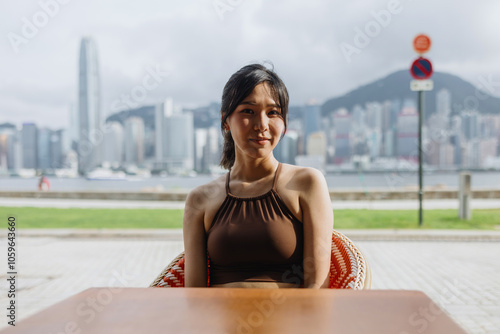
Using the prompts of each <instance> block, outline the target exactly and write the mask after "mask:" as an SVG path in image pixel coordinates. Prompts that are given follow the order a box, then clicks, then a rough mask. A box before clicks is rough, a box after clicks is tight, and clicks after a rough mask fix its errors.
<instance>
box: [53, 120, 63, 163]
mask: <svg viewBox="0 0 500 334" xmlns="http://www.w3.org/2000/svg"><path fill="white" fill-rule="evenodd" d="M63 133H64V130H62V129H61V130H55V131H52V133H51V135H50V166H51V168H62V167H63V163H64V149H63V146H64V143H63V140H64V137H63Z"/></svg>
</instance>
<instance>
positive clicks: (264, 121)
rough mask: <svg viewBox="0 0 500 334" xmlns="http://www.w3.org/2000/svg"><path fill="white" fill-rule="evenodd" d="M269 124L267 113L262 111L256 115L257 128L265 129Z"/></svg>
mask: <svg viewBox="0 0 500 334" xmlns="http://www.w3.org/2000/svg"><path fill="white" fill-rule="evenodd" d="M268 124H269V118H268V117H267V114H266V113H261V114H260V115H258V116H257V117H255V124H254V128H255V130H259V131H265V130H267V126H268Z"/></svg>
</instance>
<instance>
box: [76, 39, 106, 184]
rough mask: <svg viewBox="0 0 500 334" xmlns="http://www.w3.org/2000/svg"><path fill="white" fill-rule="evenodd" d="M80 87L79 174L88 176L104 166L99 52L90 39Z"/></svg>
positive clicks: (84, 44)
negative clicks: (95, 169) (102, 159)
mask: <svg viewBox="0 0 500 334" xmlns="http://www.w3.org/2000/svg"><path fill="white" fill-rule="evenodd" d="M78 83H79V85H78V126H79V131H78V173H80V174H81V175H84V174H86V173H88V172H89V171H91V170H92V169H94V168H95V167H97V166H98V165H99V164H100V163H101V156H100V155H101V154H100V152H101V150H100V146H101V142H102V131H101V130H100V125H101V115H100V114H101V110H100V105H101V88H100V82H99V68H98V62H97V49H96V45H95V43H94V41H93V40H92V39H91V38H89V37H84V38H82V41H81V44H80V70H79V76H78Z"/></svg>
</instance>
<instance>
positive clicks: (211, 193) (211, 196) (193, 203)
mask: <svg viewBox="0 0 500 334" xmlns="http://www.w3.org/2000/svg"><path fill="white" fill-rule="evenodd" d="M225 184H226V174H224V175H222V176H220V177H218V178H216V179H215V180H212V181H210V182H208V183H205V184H202V185H200V186H197V187H196V188H194V189H192V190H191V191H190V192H189V194H188V196H187V198H186V208H188V207H189V208H196V209H205V208H207V207H209V206H210V203H212V202H213V201H214V200H217V199H218V198H219V197H221V195H225Z"/></svg>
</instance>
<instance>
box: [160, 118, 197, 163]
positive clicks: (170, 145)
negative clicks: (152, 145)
mask: <svg viewBox="0 0 500 334" xmlns="http://www.w3.org/2000/svg"><path fill="white" fill-rule="evenodd" d="M165 122H166V123H165V136H166V141H165V144H166V162H167V165H168V168H169V169H170V170H174V171H186V170H193V169H194V142H193V140H194V120H193V114H192V113H190V112H186V113H176V112H174V113H173V114H172V115H170V116H169V117H166V120H165Z"/></svg>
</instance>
